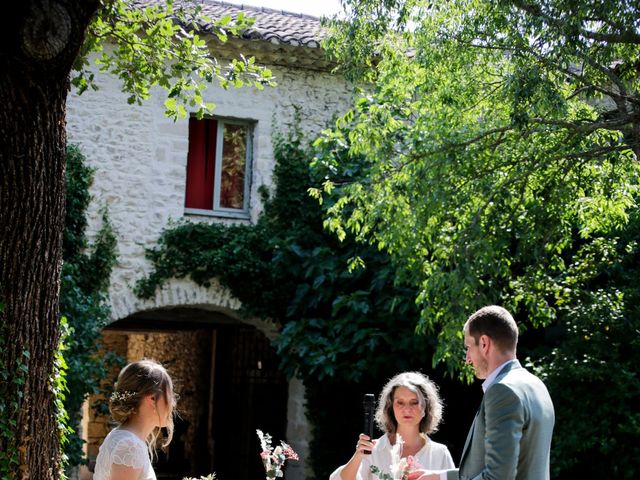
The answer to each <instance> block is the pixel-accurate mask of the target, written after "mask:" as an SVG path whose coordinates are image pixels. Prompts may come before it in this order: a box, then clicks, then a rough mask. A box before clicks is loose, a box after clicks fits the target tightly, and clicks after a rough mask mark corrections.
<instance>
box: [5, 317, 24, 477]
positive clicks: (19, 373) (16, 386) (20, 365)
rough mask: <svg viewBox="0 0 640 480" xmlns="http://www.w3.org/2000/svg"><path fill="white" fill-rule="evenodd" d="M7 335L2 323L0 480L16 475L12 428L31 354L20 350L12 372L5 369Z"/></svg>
mask: <svg viewBox="0 0 640 480" xmlns="http://www.w3.org/2000/svg"><path fill="white" fill-rule="evenodd" d="M7 341H8V337H7V334H6V331H5V325H2V326H0V380H1V382H0V393H2V395H0V438H1V439H2V443H3V445H4V446H5V448H4V449H3V450H2V451H0V475H2V477H1V478H2V480H12V479H15V478H17V471H18V466H19V465H20V453H19V447H18V445H17V444H16V441H15V440H16V437H15V434H14V431H15V429H16V425H17V423H16V420H15V418H16V415H17V412H18V411H19V410H20V404H21V403H22V402H23V399H24V392H23V386H24V383H25V378H26V376H27V375H28V374H29V368H28V366H27V362H28V360H29V358H30V356H31V354H30V353H29V351H28V350H22V352H21V355H20V359H19V360H18V362H16V363H17V370H16V371H9V368H8V365H7V364H6V360H5V359H6V358H7V357H8V356H7V355H6V353H5V352H6V348H7V347H6V345H7Z"/></svg>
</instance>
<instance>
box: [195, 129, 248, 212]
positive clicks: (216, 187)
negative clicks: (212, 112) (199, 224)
mask: <svg viewBox="0 0 640 480" xmlns="http://www.w3.org/2000/svg"><path fill="white" fill-rule="evenodd" d="M192 118H193V117H192ZM203 119H210V120H215V121H216V122H217V128H216V153H215V162H214V163H215V168H214V175H213V208H212V209H211V210H207V209H202V208H188V207H186V206H185V207H184V213H185V215H204V216H209V217H221V218H233V219H240V220H249V219H250V218H251V179H252V173H253V134H254V131H255V122H253V121H251V120H241V119H232V118H225V117H215V116H211V117H203ZM225 125H239V126H242V127H246V129H247V130H246V131H247V138H246V144H245V149H246V152H245V170H244V185H243V188H244V190H243V208H242V209H236V208H228V207H221V206H220V194H221V191H220V187H221V183H222V153H223V151H222V149H223V147H224V128H225ZM189 141H190V140H189ZM189 146H190V145H189ZM187 188H188V185H187V182H186V178H185V192H186V190H187Z"/></svg>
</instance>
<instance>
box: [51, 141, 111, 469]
mask: <svg viewBox="0 0 640 480" xmlns="http://www.w3.org/2000/svg"><path fill="white" fill-rule="evenodd" d="M93 173H94V172H93V170H92V169H91V168H89V167H87V166H86V165H85V158H84V156H83V154H82V153H81V151H80V150H79V148H78V147H77V146H73V145H71V146H69V147H68V149H67V170H66V188H67V196H66V219H65V230H64V234H63V259H64V264H63V267H62V282H61V288H60V313H61V315H62V316H63V317H65V319H66V325H67V327H65V328H64V329H63V338H62V345H61V353H62V356H60V355H58V357H57V361H56V362H57V364H59V365H61V366H63V367H64V369H65V370H66V386H65V385H64V384H62V385H60V386H59V387H58V388H57V391H58V395H57V398H58V400H59V401H60V400H62V405H64V409H65V410H66V412H67V414H68V419H67V423H68V432H67V434H66V436H67V438H66V441H65V444H64V454H65V455H66V457H67V459H66V463H67V465H68V466H74V465H79V464H81V463H85V462H86V458H84V453H83V450H82V446H83V440H82V438H81V437H80V436H79V432H78V425H79V423H80V420H81V408H82V403H83V402H84V401H85V399H86V398H87V397H88V395H90V394H95V393H99V392H100V381H101V379H103V378H105V377H106V376H107V372H108V369H109V368H110V366H111V365H113V364H119V363H121V359H120V358H119V357H118V356H116V355H114V354H111V353H106V354H104V355H102V354H101V355H99V354H98V351H99V348H100V342H99V339H100V338H101V337H100V335H101V331H102V329H103V328H104V327H105V326H106V325H107V323H108V321H109V313H110V310H109V307H108V304H107V301H106V300H107V299H106V292H107V288H108V286H109V277H110V275H111V270H112V268H113V266H114V265H115V262H116V236H115V233H114V231H113V228H112V226H111V223H110V222H109V218H108V215H107V212H106V209H104V210H103V211H102V227H101V228H100V230H99V231H98V233H97V234H96V237H95V239H94V240H93V242H92V244H91V245H89V242H88V240H87V237H86V233H85V231H86V228H87V214H86V211H87V208H88V206H89V203H90V201H91V196H90V194H89V187H90V185H91V182H92V181H93ZM62 430H63V434H64V427H63V429H62Z"/></svg>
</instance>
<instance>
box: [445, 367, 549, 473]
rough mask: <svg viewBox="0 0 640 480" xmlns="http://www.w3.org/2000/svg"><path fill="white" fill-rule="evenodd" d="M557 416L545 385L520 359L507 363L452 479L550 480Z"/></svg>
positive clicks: (482, 407) (490, 390) (488, 394)
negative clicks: (550, 457)
mask: <svg viewBox="0 0 640 480" xmlns="http://www.w3.org/2000/svg"><path fill="white" fill-rule="evenodd" d="M554 421H555V414H554V410H553V403H552V402H551V397H550V396H549V392H548V391H547V387H545V385H544V383H542V381H541V380H540V379H539V378H538V377H536V376H535V375H532V374H531V373H529V372H528V371H527V370H526V369H524V368H523V367H522V366H521V365H520V362H518V360H513V361H512V362H510V363H508V364H507V365H505V366H504V367H503V368H502V370H501V371H500V373H499V374H498V376H497V377H496V380H495V382H494V383H492V384H491V385H490V386H489V388H488V389H487V391H486V392H485V394H484V397H483V399H482V403H481V404H480V409H479V410H478V413H477V414H476V418H475V420H474V421H473V424H472V425H471V429H470V430H469V434H468V435H467V441H466V443H465V445H464V449H463V450H462V458H461V459H460V467H459V469H457V470H450V471H448V472H447V479H448V480H458V479H460V480H480V479H482V480H485V479H494V480H510V479H517V480H549V478H550V474H549V454H550V450H551V435H552V433H553V424H554Z"/></svg>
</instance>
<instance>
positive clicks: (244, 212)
mask: <svg viewBox="0 0 640 480" xmlns="http://www.w3.org/2000/svg"><path fill="white" fill-rule="evenodd" d="M251 157H252V155H251V126H250V125H249V124H248V123H241V122H236V121H231V120H229V121H228V120H222V119H215V118H203V119H201V120H198V119H197V118H190V119H189V154H188V156H187V188H186V195H185V213H198V214H204V215H216V216H221V217H234V218H249V188H250V179H251Z"/></svg>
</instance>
